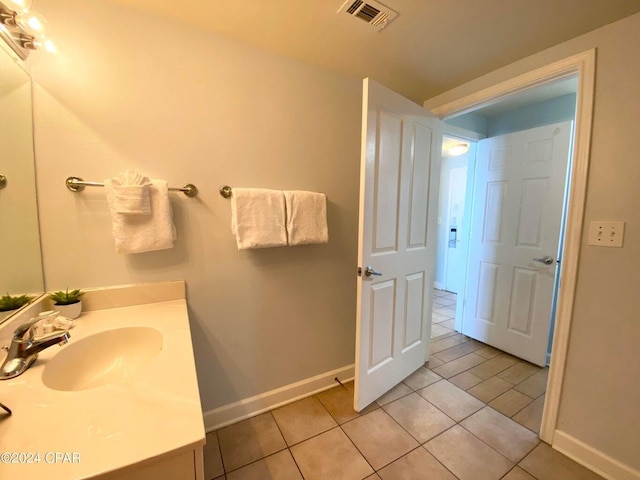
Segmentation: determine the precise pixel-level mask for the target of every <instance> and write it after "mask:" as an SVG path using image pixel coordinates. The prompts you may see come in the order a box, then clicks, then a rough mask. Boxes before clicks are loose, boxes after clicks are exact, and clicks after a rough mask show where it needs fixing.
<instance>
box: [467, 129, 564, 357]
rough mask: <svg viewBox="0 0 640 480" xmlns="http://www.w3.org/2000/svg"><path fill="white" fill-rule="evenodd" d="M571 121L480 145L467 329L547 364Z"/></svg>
mask: <svg viewBox="0 0 640 480" xmlns="http://www.w3.org/2000/svg"><path fill="white" fill-rule="evenodd" d="M571 132H572V122H563V123H559V124H555V125H549V126H545V127H539V128H534V129H530V130H525V131H522V132H516V133H511V134H508V135H501V136H499V137H493V138H489V139H485V140H481V141H480V142H479V143H478V155H477V162H476V173H475V179H474V192H475V193H474V203H473V207H472V214H471V239H470V243H469V262H468V275H467V288H466V290H465V292H466V293H465V307H464V312H463V322H462V333H464V334H465V335H468V336H470V337H472V338H475V339H478V340H480V341H482V342H485V343H488V344H490V345H493V346H495V347H497V348H499V349H501V350H504V351H507V352H509V353H512V354H513V355H516V356H518V357H521V358H524V359H526V360H528V361H530V362H533V363H536V364H538V365H544V363H545V361H546V351H547V340H548V334H549V325H550V312H551V299H552V296H553V284H554V276H555V272H556V262H555V261H554V262H553V263H552V264H550V265H546V264H544V263H542V262H537V261H535V260H534V259H535V258H541V257H545V256H550V257H552V258H553V259H554V260H555V259H556V258H557V255H558V245H559V236H560V223H561V220H562V204H563V198H564V192H565V180H566V168H567V164H568V158H569V144H570V140H571Z"/></svg>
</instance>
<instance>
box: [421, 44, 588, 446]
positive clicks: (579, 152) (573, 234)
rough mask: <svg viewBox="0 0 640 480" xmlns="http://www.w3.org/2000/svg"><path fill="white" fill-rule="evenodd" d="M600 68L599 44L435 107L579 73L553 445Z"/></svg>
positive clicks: (547, 421) (491, 98)
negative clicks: (596, 85)
mask: <svg viewBox="0 0 640 480" xmlns="http://www.w3.org/2000/svg"><path fill="white" fill-rule="evenodd" d="M595 68H596V49H595V48H594V49H591V50H587V51H585V52H582V53H579V54H576V55H573V56H570V57H567V58H565V59H562V60H558V61H556V62H553V63H550V64H548V65H546V66H543V67H540V68H537V69H535V70H531V71H528V72H526V73H523V74H521V75H518V76H516V77H513V78H511V79H509V80H505V81H503V82H500V83H497V84H495V85H492V86H490V87H487V88H484V89H481V90H479V91H477V92H474V93H472V94H470V95H466V96H463V97H461V98H458V99H456V100H453V101H450V102H448V103H445V104H443V105H439V106H437V107H431V108H430V109H431V111H432V112H433V113H434V114H435V115H437V116H438V117H440V118H442V119H444V118H446V117H450V116H454V115H462V114H464V113H468V112H470V111H473V110H475V109H477V108H479V107H481V106H485V105H489V104H491V103H495V102H496V101H498V100H500V99H501V98H504V97H506V96H510V95H513V94H517V93H520V92H523V91H525V90H527V89H529V88H532V87H537V86H540V85H543V84H546V83H549V82H552V81H555V80H560V79H562V78H566V77H570V76H574V75H576V76H577V77H578V92H577V99H576V116H575V127H574V143H573V150H572V154H573V162H572V164H571V173H570V177H569V178H570V187H569V195H568V196H569V201H568V208H567V216H566V230H565V239H564V241H565V243H564V250H563V255H562V263H561V264H560V278H562V282H561V284H560V287H559V289H558V303H557V311H556V323H555V327H554V334H553V335H554V336H553V339H554V340H553V346H552V350H551V358H552V362H551V365H550V368H549V379H548V381H547V393H546V397H545V402H544V407H543V412H542V422H541V425H540V439H541V440H542V441H544V442H547V443H549V444H553V437H554V433H555V431H556V427H557V423H558V412H559V408H560V396H561V393H562V385H563V382H564V374H565V365H566V362H567V351H568V346H569V338H570V331H571V321H572V318H573V304H574V299H575V291H576V281H577V272H578V261H579V256H580V245H581V242H582V230H583V221H584V209H585V202H586V190H587V174H588V170H589V154H590V145H591V128H592V118H593V103H594V90H595Z"/></svg>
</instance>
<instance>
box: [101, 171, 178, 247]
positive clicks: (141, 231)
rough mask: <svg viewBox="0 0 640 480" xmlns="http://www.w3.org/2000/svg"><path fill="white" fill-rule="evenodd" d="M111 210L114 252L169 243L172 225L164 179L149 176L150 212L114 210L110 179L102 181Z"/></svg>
mask: <svg viewBox="0 0 640 480" xmlns="http://www.w3.org/2000/svg"><path fill="white" fill-rule="evenodd" d="M104 186H105V189H106V191H107V201H108V203H109V210H110V212H111V233H112V234H113V238H114V240H115V244H116V252H118V253H142V252H152V251H154V250H164V249H167V248H172V247H173V241H174V240H175V239H176V229H175V227H174V225H173V212H172V211H171V203H170V202H169V187H168V185H167V181H166V180H155V179H154V180H151V185H150V186H149V202H150V205H151V214H150V215H125V214H121V213H118V212H116V210H115V206H114V192H113V182H112V181H111V179H107V180H105V181H104Z"/></svg>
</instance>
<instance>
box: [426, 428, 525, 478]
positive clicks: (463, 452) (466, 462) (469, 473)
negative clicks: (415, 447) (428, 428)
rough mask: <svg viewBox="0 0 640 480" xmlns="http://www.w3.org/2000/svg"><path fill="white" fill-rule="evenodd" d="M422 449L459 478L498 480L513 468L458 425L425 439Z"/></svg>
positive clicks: (505, 459) (508, 461)
mask: <svg viewBox="0 0 640 480" xmlns="http://www.w3.org/2000/svg"><path fill="white" fill-rule="evenodd" d="M425 448H426V449H427V450H428V451H429V452H430V453H431V454H432V455H433V456H434V457H436V459H438V460H439V461H440V462H442V464H443V465H444V466H445V467H447V468H448V469H449V470H450V471H451V472H453V473H454V474H455V475H456V476H457V477H458V478H459V479H460V480H498V479H499V478H502V476H503V475H504V474H505V473H507V472H508V471H509V470H510V469H511V468H512V467H513V463H512V462H511V461H510V460H509V459H507V458H505V457H503V456H502V455H500V454H499V453H498V452H496V451H495V450H494V449H493V448H491V447H490V446H489V445H487V444H486V443H484V442H482V441H481V440H479V439H478V438H476V437H475V436H473V435H472V434H471V433H469V432H468V431H466V430H465V429H464V428H462V427H461V426H460V425H456V426H455V427H452V428H450V429H449V430H447V431H446V432H444V433H443V434H441V435H438V436H437V437H436V438H434V439H433V440H431V441H429V442H427V443H426V444H425Z"/></svg>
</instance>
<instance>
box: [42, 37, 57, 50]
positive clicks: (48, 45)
mask: <svg viewBox="0 0 640 480" xmlns="http://www.w3.org/2000/svg"><path fill="white" fill-rule="evenodd" d="M44 49H45V50H46V51H47V52H49V53H56V52H57V51H58V48H57V47H56V44H55V43H53V42H52V41H51V40H50V39H46V40H45V41H44Z"/></svg>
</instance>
